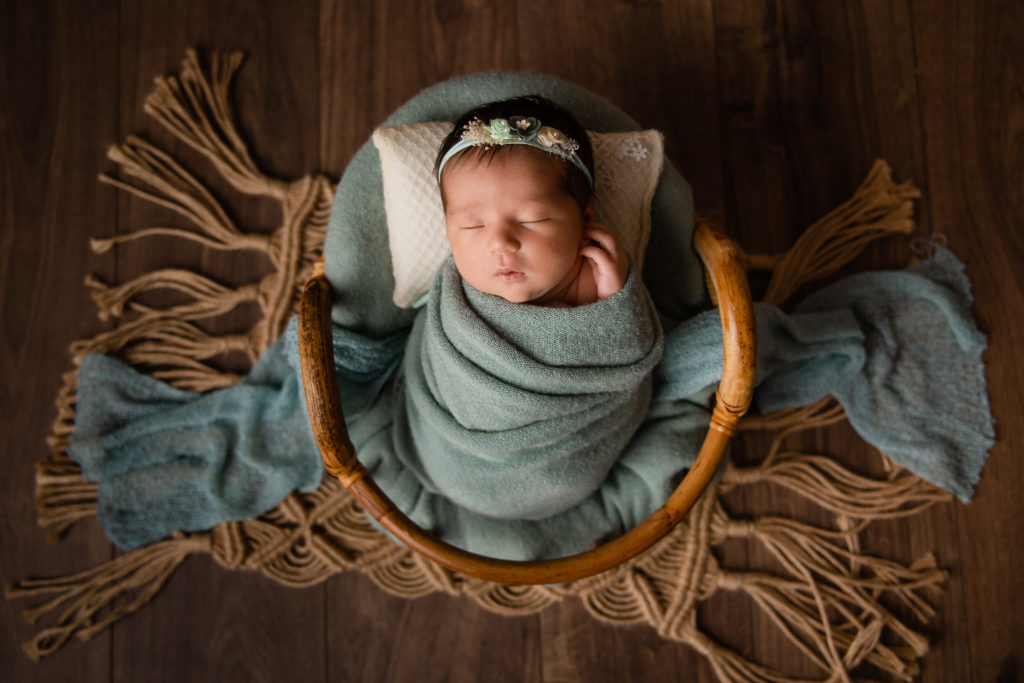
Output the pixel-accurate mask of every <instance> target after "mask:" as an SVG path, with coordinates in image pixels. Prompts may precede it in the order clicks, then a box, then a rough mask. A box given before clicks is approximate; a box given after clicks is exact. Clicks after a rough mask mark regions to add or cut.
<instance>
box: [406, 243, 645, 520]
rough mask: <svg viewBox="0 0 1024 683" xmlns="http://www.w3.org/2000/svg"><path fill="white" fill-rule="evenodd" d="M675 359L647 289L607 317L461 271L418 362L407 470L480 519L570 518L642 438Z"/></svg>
mask: <svg viewBox="0 0 1024 683" xmlns="http://www.w3.org/2000/svg"><path fill="white" fill-rule="evenodd" d="M661 353H662V334H661V329H660V327H659V325H658V321H657V312H656V311H655V309H654V304H652V303H651V300H650V297H649V296H648V294H647V291H646V289H645V288H644V287H643V285H642V283H640V282H639V280H638V278H636V277H631V278H629V281H628V282H627V284H626V286H625V287H624V288H623V289H622V290H621V291H620V292H619V293H618V294H616V295H614V296H612V297H610V298H608V299H605V300H603V301H600V302H598V303H596V304H594V305H591V306H583V307H578V308H570V309H558V308H545V307H541V306H532V305H523V304H514V303H509V302H508V301H505V300H504V299H501V298H500V297H496V296H493V295H490V294H485V293H483V292H480V291H478V290H476V289H474V288H473V287H472V286H470V285H468V284H466V283H465V282H464V281H463V280H462V278H461V277H460V276H459V273H458V271H457V270H456V269H455V266H454V264H453V263H452V261H451V260H449V261H448V263H447V265H446V267H445V268H444V269H443V270H442V272H441V274H440V275H439V277H438V278H437V280H436V282H435V285H434V288H433V291H432V293H431V299H430V301H429V303H428V304H427V310H426V311H425V314H424V315H421V316H420V317H419V318H418V319H417V321H416V324H415V325H414V326H413V329H412V334H411V336H410V338H409V342H408V346H407V349H406V356H405V361H404V362H403V364H402V374H401V376H400V379H399V382H401V383H402V386H401V387H400V392H401V397H400V398H398V401H399V402H400V403H402V404H403V406H404V410H396V411H395V412H396V418H395V419H396V421H397V422H396V428H395V448H396V457H398V458H399V459H400V460H401V461H402V462H403V463H404V464H405V465H406V466H407V467H409V468H411V469H413V470H414V471H415V472H416V473H417V475H418V476H419V477H420V479H421V480H422V482H423V483H424V486H426V487H427V488H428V489H429V490H431V491H433V492H441V493H443V495H444V496H445V497H447V498H448V499H449V500H451V501H452V502H453V503H455V504H456V505H459V506H461V507H463V508H465V509H467V510H471V511H473V512H476V513H480V514H484V515H489V516H493V517H500V518H508V519H539V518H543V517H548V516H550V515H553V514H556V513H558V512H562V511H563V510H566V509H568V508H570V507H572V506H574V505H576V504H578V503H579V502H580V501H582V500H583V499H584V498H586V497H587V496H588V495H589V494H590V493H592V492H593V491H594V490H596V489H597V488H598V486H600V484H601V482H602V481H603V480H604V478H605V477H606V476H607V474H608V471H609V470H610V469H611V466H612V464H613V463H614V461H615V459H616V458H617V457H618V455H619V453H621V452H622V450H623V449H624V448H625V446H626V444H627V443H628V442H629V439H630V437H631V436H632V435H633V433H634V432H635V431H636V430H637V428H638V427H639V426H640V423H641V422H642V421H643V418H644V414H645V413H646V412H647V406H648V404H649V403H650V399H651V370H652V369H653V368H654V366H655V365H656V364H657V362H658V360H659V359H660V358H661ZM396 407H398V406H396Z"/></svg>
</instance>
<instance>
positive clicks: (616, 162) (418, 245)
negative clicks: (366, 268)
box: [373, 122, 664, 308]
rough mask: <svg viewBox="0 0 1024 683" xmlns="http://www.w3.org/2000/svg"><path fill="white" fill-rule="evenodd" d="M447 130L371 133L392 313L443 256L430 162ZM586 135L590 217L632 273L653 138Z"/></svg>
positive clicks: (654, 172)
mask: <svg viewBox="0 0 1024 683" xmlns="http://www.w3.org/2000/svg"><path fill="white" fill-rule="evenodd" d="M451 129H452V124H451V123H450V122H435V123H413V124H406V125H401V126H394V127H392V128H378V129H377V130H376V131H374V133H373V144H374V145H375V146H376V147H377V151H378V153H379V154H380V167H381V174H382V176H383V182H384V210H385V212H386V213H387V220H388V245H389V247H390V249H391V267H392V270H393V274H394V277H395V291H394V295H393V299H394V302H395V305H396V306H400V307H403V308H407V307H409V306H412V305H413V303H415V302H416V300H417V299H419V298H420V297H421V296H422V295H423V294H425V293H426V292H427V291H428V290H429V289H430V285H431V283H432V282H433V280H434V275H436V274H437V271H438V269H439V268H440V267H441V265H442V264H443V263H444V262H445V260H446V259H447V258H448V255H449V254H450V253H451V250H450V248H449V246H448V238H447V236H446V234H445V229H444V209H443V208H442V207H441V195H440V192H439V191H438V189H437V181H436V180H435V179H434V158H435V157H436V155H437V150H438V148H439V147H440V146H441V141H442V140H443V139H444V137H445V135H447V134H448V131H450V130H451ZM589 135H590V141H591V144H592V145H593V147H594V165H595V166H596V169H595V170H596V175H597V187H596V188H595V193H594V194H595V205H596V213H597V216H596V218H597V220H598V221H599V222H601V223H604V224H605V225H607V226H608V227H610V228H612V229H613V230H615V231H616V233H617V234H618V235H619V238H620V239H621V240H622V244H623V246H624V247H625V249H626V251H627V252H628V253H629V256H630V258H631V259H632V261H633V264H634V266H635V267H637V268H641V267H642V266H643V254H644V250H645V249H646V248H647V239H648V237H649V236H650V232H651V199H652V197H654V190H655V189H656V188H657V186H658V178H659V176H660V175H661V166H662V162H663V160H664V142H663V139H662V136H661V133H659V132H658V131H656V130H645V131H637V132H628V133H589Z"/></svg>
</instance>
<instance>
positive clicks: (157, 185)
mask: <svg viewBox="0 0 1024 683" xmlns="http://www.w3.org/2000/svg"><path fill="white" fill-rule="evenodd" d="M107 156H108V157H110V159H111V160H112V161H114V162H116V163H117V164H118V165H119V166H120V167H121V169H122V171H124V173H126V174H127V175H129V176H132V177H134V178H137V179H139V180H141V181H142V182H144V183H146V184H147V185H150V186H151V187H153V188H154V189H156V190H159V191H160V193H162V195H163V196H160V195H156V194H153V193H151V192H148V191H146V190H143V189H141V188H139V187H137V186H135V185H131V184H129V183H125V182H123V181H121V180H118V179H116V178H113V177H111V176H108V175H106V174H103V175H101V176H100V180H101V181H103V182H105V183H107V184H109V185H114V186H115V187H118V188H120V189H122V190H125V191H126V192H129V193H131V194H134V195H136V196H138V197H141V198H142V199H145V200H147V201H149V202H152V203H153V204H157V205H159V206H163V207H166V208H168V209H170V210H172V211H174V212H176V213H178V214H181V215H182V216H184V217H185V218H187V219H188V220H189V221H190V222H192V223H193V224H195V225H196V226H197V227H198V228H199V229H200V230H201V231H202V232H193V231H190V230H181V229H177V228H162V227H158V228H149V229H146V230H139V231H137V232H133V233H128V234H125V235H119V236H116V237H111V238H107V239H102V240H93V242H92V246H93V250H94V251H96V252H98V253H105V252H106V251H108V250H109V249H110V248H111V247H112V246H114V245H115V244H119V243H122V242H127V241H131V240H136V239H140V238H142V237H150V236H153V235H170V236H174V237H180V238H184V239H189V240H192V241H195V242H199V243H200V244H202V245H204V246H207V247H211V248H214V249H232V250H235V249H255V250H259V251H266V250H267V248H268V247H267V242H268V240H269V238H268V236H267V235H264V234H261V233H243V232H240V231H239V230H238V229H237V228H236V227H235V225H234V223H233V222H232V221H231V218H230V217H228V215H227V212H226V211H225V210H224V208H223V207H222V206H221V205H220V203H219V202H218V201H217V200H216V199H215V198H214V197H213V195H212V194H211V193H210V191H209V190H207V189H206V187H205V186H203V184H202V183H200V182H199V181H198V180H196V178H195V177H194V176H193V175H192V174H190V173H189V172H188V171H186V170H185V169H184V168H183V167H182V166H181V165H180V164H179V163H178V162H176V161H175V160H174V159H173V158H172V157H171V156H170V155H169V154H167V153H166V152H164V151H162V150H160V149H158V148H157V147H154V146H153V145H151V144H150V143H148V142H146V141H145V140H142V139H141V138H137V137H134V136H129V137H128V139H127V140H126V141H125V143H124V144H122V145H117V146H114V147H111V148H110V151H109V152H108V154H107Z"/></svg>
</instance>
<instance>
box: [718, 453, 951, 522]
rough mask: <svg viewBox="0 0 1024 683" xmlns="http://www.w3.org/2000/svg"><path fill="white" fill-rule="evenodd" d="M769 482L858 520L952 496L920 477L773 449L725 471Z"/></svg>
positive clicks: (738, 480)
mask: <svg viewBox="0 0 1024 683" xmlns="http://www.w3.org/2000/svg"><path fill="white" fill-rule="evenodd" d="M762 482H763V483H772V484H778V485H779V486H782V487H783V488H786V489H789V490H790V491H792V492H794V493H798V494H800V495H801V496H803V497H804V498H806V499H808V500H810V501H813V502H814V503H815V504H817V505H818V506H820V507H822V508H824V509H826V510H830V511H831V512H834V513H836V514H842V515H847V516H850V517H855V518H858V519H871V520H878V519H891V518H894V517H905V516H908V515H913V514H916V513H918V512H920V511H921V510H924V509H925V508H928V507H931V506H932V505H935V504H936V503H945V502H949V501H950V500H952V497H951V496H950V495H949V494H948V493H946V492H945V491H942V490H941V489H938V488H936V487H934V486H932V485H931V484H929V483H928V482H926V481H924V480H923V479H921V478H920V477H918V476H916V475H914V474H911V473H910V472H907V471H906V470H903V469H899V468H897V469H893V470H892V471H891V472H890V475H889V477H888V478H887V479H874V478H872V477H867V476H863V475H860V474H857V473H855V472H852V471H850V470H848V469H846V468H845V467H843V466H842V465H840V464H839V463H838V462H836V461H835V460H833V459H832V458H829V457H826V456H823V455H813V454H808V453H796V452H786V453H779V454H777V455H776V456H775V457H774V458H773V459H772V460H771V461H770V462H766V463H764V464H761V465H757V466H755V467H749V468H735V469H731V470H729V471H728V472H727V473H726V474H725V477H724V482H723V483H724V484H726V485H727V486H737V485H743V484H752V483H762Z"/></svg>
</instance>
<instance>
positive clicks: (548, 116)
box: [434, 95, 596, 210]
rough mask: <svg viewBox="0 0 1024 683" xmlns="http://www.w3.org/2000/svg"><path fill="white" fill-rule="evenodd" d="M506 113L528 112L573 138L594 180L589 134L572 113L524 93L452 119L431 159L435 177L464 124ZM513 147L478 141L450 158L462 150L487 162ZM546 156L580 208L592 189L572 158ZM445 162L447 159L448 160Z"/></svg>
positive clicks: (507, 152)
mask: <svg viewBox="0 0 1024 683" xmlns="http://www.w3.org/2000/svg"><path fill="white" fill-rule="evenodd" d="M510 116H522V117H531V116H532V117H533V118H535V119H537V120H538V121H540V124H541V125H542V126H551V127H552V128H555V129H557V130H560V131H562V132H563V133H565V134H566V135H567V136H569V137H570V138H572V139H573V140H575V141H576V142H577V143H579V149H577V150H576V155H577V156H578V157H579V158H580V160H581V161H582V162H583V165H584V166H586V167H587V170H588V171H590V176H591V177H592V178H595V180H596V177H595V176H594V150H593V148H592V147H591V145H590V138H588V137H587V132H586V131H585V130H584V129H583V126H581V125H580V123H579V121H577V120H576V118H575V117H574V116H573V115H572V114H570V113H569V112H568V111H566V110H565V109H563V108H562V107H560V106H559V105H557V104H555V103H554V102H552V101H551V100H549V99H547V98H546V97H541V96H540V95H525V96H523V97H513V98H511V99H507V100H498V101H496V102H488V103H487V104H483V105H480V106H479V107H476V108H474V109H471V110H469V111H467V112H466V113H465V114H463V115H462V116H460V117H459V118H458V119H457V120H456V121H455V128H453V129H452V132H450V133H449V134H448V136H447V137H445V139H444V141H443V142H442V143H441V147H440V149H438V151H437V158H436V159H435V160H434V177H437V171H438V168H439V167H440V165H441V160H442V159H443V158H444V155H445V154H447V153H448V150H450V149H451V148H452V147H454V146H455V143H457V142H458V141H459V140H460V139H461V138H462V133H463V131H464V130H465V128H466V126H467V125H469V124H470V123H472V122H474V121H476V120H480V121H483V122H484V123H490V121H491V120H492V119H507V118H509V117H510ZM516 147H517V145H495V146H485V145H478V146H474V147H470V148H468V149H466V150H463V151H462V152H460V153H458V154H456V155H455V157H453V159H452V160H458V159H461V158H464V156H465V155H466V154H475V155H476V159H477V160H479V161H485V162H487V163H489V162H490V161H491V160H493V159H494V158H495V157H497V156H499V155H501V154H509V153H510V152H511V151H512V150H513V149H515V148H516ZM546 156H549V157H550V158H551V161H552V162H553V163H556V164H558V166H559V167H560V168H561V169H562V170H563V173H564V183H565V191H566V192H568V193H569V194H571V195H572V196H573V198H574V199H575V200H576V202H577V203H578V204H579V205H580V210H584V209H585V208H586V206H587V204H588V203H590V200H591V198H592V197H593V196H594V189H593V187H591V185H590V182H589V181H588V180H587V178H586V176H584V175H583V172H582V171H581V170H580V169H578V168H577V167H576V165H575V164H573V163H572V162H570V161H567V160H564V159H560V158H559V157H557V156H555V155H553V154H547V155H546ZM448 163H451V161H449V162H448ZM441 201H442V202H443V201H444V188H443V187H442V188H441Z"/></svg>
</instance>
